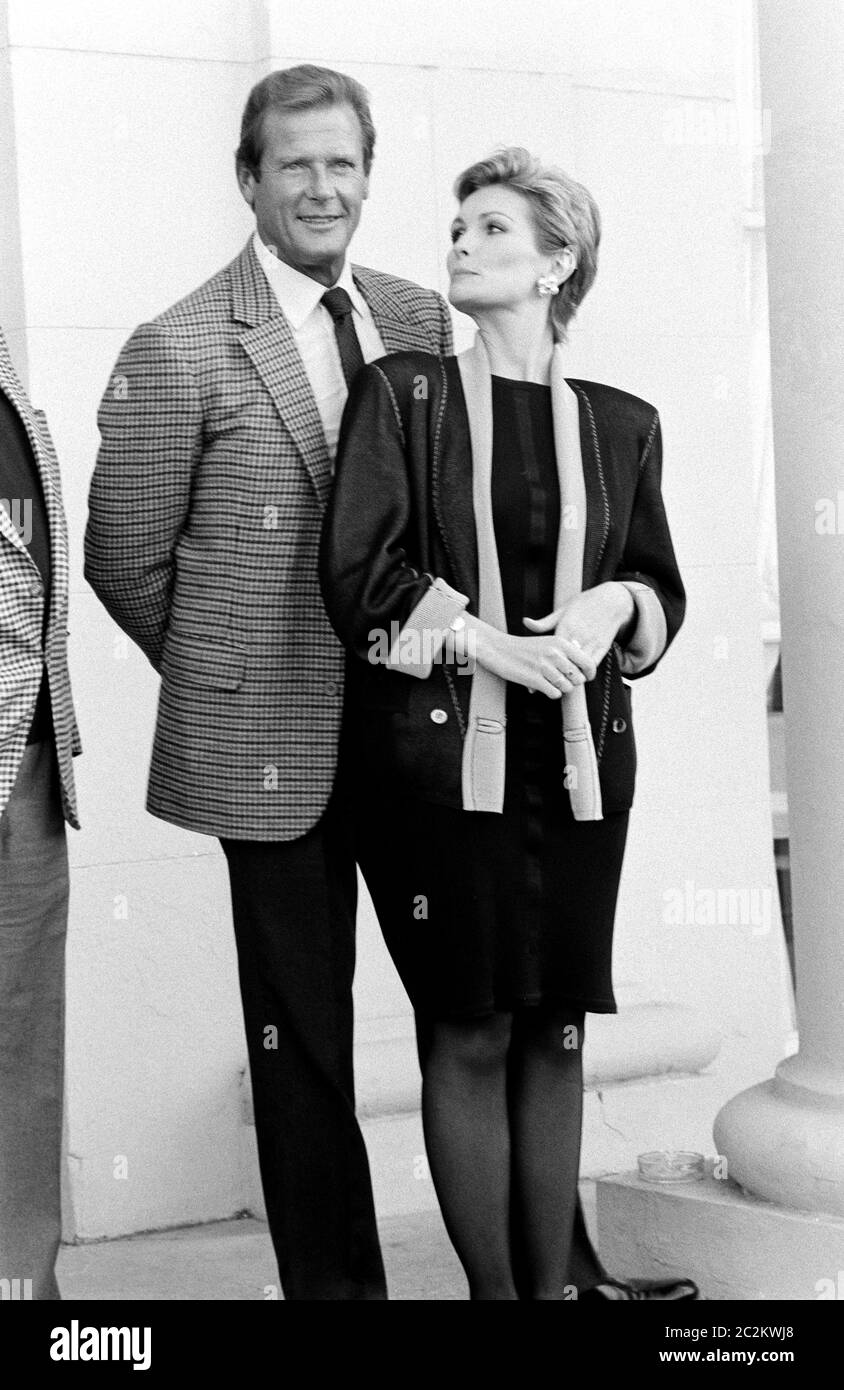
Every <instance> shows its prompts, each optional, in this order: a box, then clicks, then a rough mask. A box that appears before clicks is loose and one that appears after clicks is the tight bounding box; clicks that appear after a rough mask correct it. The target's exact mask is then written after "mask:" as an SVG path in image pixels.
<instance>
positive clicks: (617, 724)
mask: <svg viewBox="0 0 844 1390" xmlns="http://www.w3.org/2000/svg"><path fill="white" fill-rule="evenodd" d="M626 728H627V720H626V719H614V720H613V721H612V731H613V733H614V734H623V733H624V730H625V729H626Z"/></svg>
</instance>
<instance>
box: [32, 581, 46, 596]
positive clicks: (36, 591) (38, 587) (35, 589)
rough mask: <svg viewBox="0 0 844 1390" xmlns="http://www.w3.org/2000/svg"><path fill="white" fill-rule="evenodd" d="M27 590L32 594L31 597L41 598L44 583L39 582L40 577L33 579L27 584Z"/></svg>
mask: <svg viewBox="0 0 844 1390" xmlns="http://www.w3.org/2000/svg"><path fill="white" fill-rule="evenodd" d="M29 592H30V593H31V594H32V597H33V598H43V596H44V585H43V584H42V583H41V580H40V579H33V581H32V583H31V584H30V586H29Z"/></svg>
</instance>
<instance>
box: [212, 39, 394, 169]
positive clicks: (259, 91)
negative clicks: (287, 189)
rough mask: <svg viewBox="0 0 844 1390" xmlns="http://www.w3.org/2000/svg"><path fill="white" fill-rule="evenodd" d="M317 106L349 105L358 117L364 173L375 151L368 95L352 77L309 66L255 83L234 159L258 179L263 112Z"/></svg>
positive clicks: (299, 67)
mask: <svg viewBox="0 0 844 1390" xmlns="http://www.w3.org/2000/svg"><path fill="white" fill-rule="evenodd" d="M320 106H350V107H351V108H352V110H353V111H354V113H355V115H356V116H357V118H358V123H359V125H360V131H361V137H362V139H363V169H364V173H365V174H368V173H369V170H370V167H371V165H372V154H373V151H374V149H375V126H374V125H373V124H372V114H371V112H370V110H369V93H368V92H367V90H366V88H365V87H362V86H361V84H360V82H357V81H356V80H355V78H354V77H348V76H347V75H346V73H344V72H334V71H333V70H332V69H331V68H318V67H316V66H315V65H314V64H313V63H300V64H299V66H298V67H295V68H282V69H280V70H279V71H278V72H271V73H270V74H269V76H267V77H264V78H262V80H261V81H260V82H258V83H256V84H255V86H254V87H253V88H252V91H251V92H250V93H249V96H248V98H247V101H246V106H245V107H244V109H243V120H242V121H241V123H240V144H239V145H238V147H237V153H236V155H235V159H236V162H237V165H238V167H242V166H244V167H245V168H247V169H248V170H249V171H250V173H251V174H253V175H254V177H255V178H256V179H260V177H261V172H260V171H261V158H262V156H263V153H264V116H265V114H266V112H267V111H309V110H315V109H317V108H318V107H320Z"/></svg>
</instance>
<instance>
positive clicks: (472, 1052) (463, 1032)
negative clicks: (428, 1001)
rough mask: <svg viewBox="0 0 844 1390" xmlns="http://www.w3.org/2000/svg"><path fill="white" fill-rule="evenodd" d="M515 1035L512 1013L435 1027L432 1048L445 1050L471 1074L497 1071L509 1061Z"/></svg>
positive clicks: (437, 1024)
mask: <svg viewBox="0 0 844 1390" xmlns="http://www.w3.org/2000/svg"><path fill="white" fill-rule="evenodd" d="M511 1032H512V1015H511V1014H492V1015H491V1016H490V1017H488V1018H481V1019H467V1020H465V1021H463V1020H461V1021H460V1022H452V1021H449V1022H447V1023H435V1024H433V1037H432V1047H433V1050H434V1051H436V1052H440V1051H441V1050H446V1051H447V1052H448V1054H449V1055H450V1056H451V1058H452V1059H453V1060H454V1061H455V1062H457V1063H458V1064H459V1065H461V1066H463V1067H465V1068H466V1069H467V1070H470V1071H479V1072H483V1071H494V1070H496V1069H497V1068H499V1067H503V1066H504V1065H505V1064H506V1061H507V1054H508V1051H509V1048H510V1037H511Z"/></svg>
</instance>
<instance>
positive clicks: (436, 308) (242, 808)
mask: <svg viewBox="0 0 844 1390" xmlns="http://www.w3.org/2000/svg"><path fill="white" fill-rule="evenodd" d="M353 274H354V277H355V280H356V282H357V284H358V286H359V288H360V290H361V292H362V294H363V295H364V297H365V298H366V300H367V302H368V304H369V305H370V308H371V309H372V313H373V317H374V319H375V322H376V324H377V326H378V330H379V332H380V334H381V338H382V341H383V343H384V347H385V349H386V351H387V352H396V351H399V350H401V349H404V348H410V347H416V348H421V349H423V350H425V351H429V352H449V351H450V350H451V320H450V317H449V313H448V309H447V307H446V305H445V303H444V301H443V300H442V299H441V298H440V296H439V295H437V294H435V293H434V292H433V291H431V290H424V289H421V288H420V287H419V286H418V285H414V284H411V283H410V282H409V281H406V280H399V279H396V278H395V277H394V276H390V275H384V274H381V273H380V272H378V271H374V270H366V269H364V268H363V267H360V266H354V267H353ZM99 427H100V433H101V437H102V444H101V448H100V452H99V456H98V459H97V465H96V468H95V471H94V476H93V481H92V485H91V494H90V499H89V507H90V512H89V520H88V526H87V531H86V536H85V574H86V576H87V578H88V580H89V581H90V583H91V585H92V587H93V588H94V590H95V592H96V593H97V594H98V595H99V597H100V599H101V600H102V602H103V603H104V605H105V607H106V608H107V609H108V611H109V613H111V615H112V617H113V618H114V619H115V621H116V622H117V623H118V624H119V625H120V627H121V628H123V630H124V631H125V632H127V633H128V634H129V636H130V637H131V638H132V639H133V640H134V641H135V642H137V644H138V645H139V646H140V647H141V648H142V650H143V651H144V652H145V653H146V655H147V656H148V657H149V660H150V661H151V662H152V664H153V666H154V667H155V669H156V670H157V671H158V672H159V673H160V675H161V689H160V696H159V706H158V718H157V721H156V729H155V738H154V741H153V750H152V761H151V768H150V779H149V788H148V796H147V808H148V810H149V811H151V812H152V813H153V815H156V816H160V817H161V818H162V819H164V820H168V821H172V822H174V823H175V824H176V825H181V826H185V827H187V828H188V829H190V830H196V831H200V832H203V833H205V834H208V835H218V836H221V837H224V838H231V839H245V840H263V841H267V840H292V839H296V838H298V837H299V836H301V835H303V834H305V833H306V832H307V831H308V830H309V829H310V828H311V827H312V826H313V825H314V824H315V823H316V822H317V820H318V819H319V817H320V816H321V814H322V812H323V810H324V809H325V806H326V803H327V801H328V798H329V795H330V793H331V789H332V785H333V781H334V775H335V769H336V761H337V744H338V738H339V731H340V719H341V714H342V708H343V677H344V661H345V658H344V652H343V648H342V646H341V644H340V642H339V641H338V639H337V637H336V636H335V635H334V632H333V631H332V629H331V627H330V625H329V622H328V618H327V617H326V614H325V610H324V608H323V604H322V598H321V595H320V589H319V580H318V574H317V560H318V555H319V540H320V530H321V525H322V517H323V512H324V510H325V504H326V500H327V498H328V495H329V492H330V488H331V482H332V468H331V460H330V458H329V454H328V449H327V446H326V442H325V435H324V433H323V429H322V423H321V421H320V416H319V413H318V410H317V406H316V402H315V400H314V398H313V393H312V391H311V388H310V385H309V382H308V379H307V376H306V374H305V369H304V367H303V365H302V361H301V358H300V356H299V353H298V351H297V348H296V345H295V342H294V339H293V335H292V332H291V330H290V327H289V325H288V322H287V319H286V318H285V316H284V314H283V313H282V311H281V309H280V307H279V305H278V302H277V300H276V298H275V295H274V294H273V292H272V290H271V288H270V285H269V283H268V281H267V278H266V276H265V275H264V272H263V270H262V269H261V267H260V264H259V263H258V260H257V258H256V256H255V253H254V250H253V249H252V245H251V242H250V243H249V244H247V246H246V248H245V250H244V251H243V252H242V253H241V254H240V255H239V256H238V257H237V258H236V260H234V261H233V262H232V263H231V264H230V265H229V266H227V267H226V268H225V269H224V270H222V271H220V272H219V274H217V275H215V276H214V277H213V278H212V279H211V280H209V281H208V282H207V283H206V284H205V285H203V286H201V287H200V288H199V289H198V290H196V291H194V293H193V294H190V295H188V297H187V298H186V299H183V300H182V301H180V302H179V303H178V304H176V305H174V306H173V307H172V308H170V309H168V310H167V311H166V312H165V313H163V314H161V315H160V316H159V317H158V318H157V319H155V320H154V321H153V322H151V323H146V324H143V325H141V327H139V328H138V329H137V330H136V331H135V333H133V334H132V337H131V338H130V339H129V341H128V343H127V344H126V346H125V347H124V349H123V351H122V352H121V354H120V357H119V358H118V361H117V365H116V367H115V369H114V373H113V374H112V377H111V380H110V382H109V384H108V386H107V388H106V391H105V395H104V397H103V400H102V405H101V407H100V413H99Z"/></svg>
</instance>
